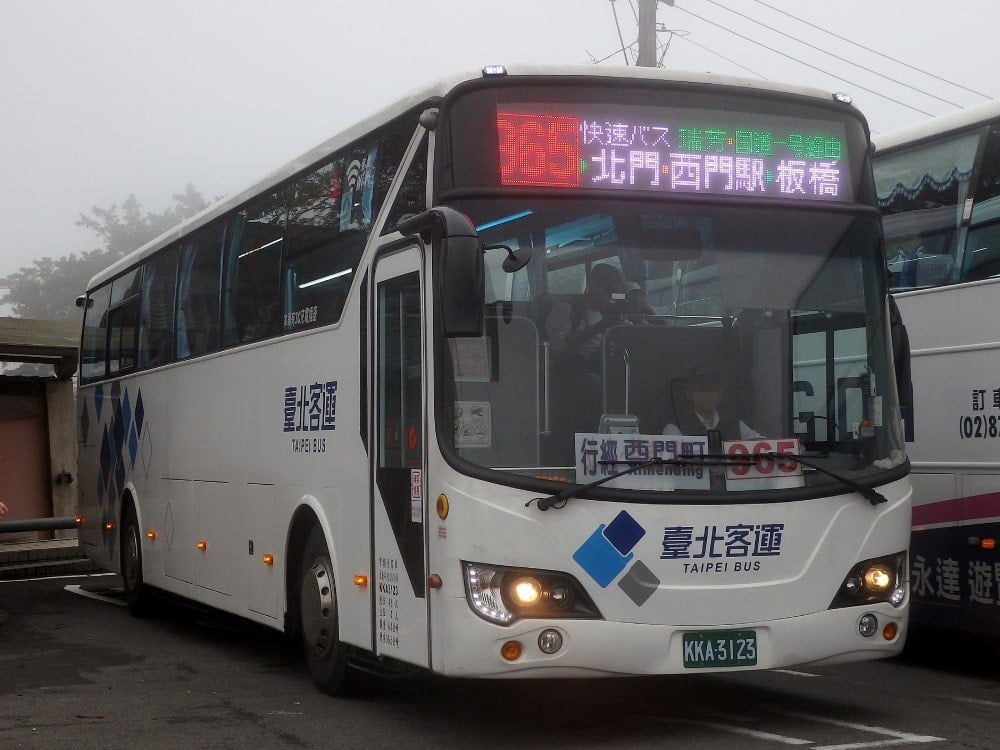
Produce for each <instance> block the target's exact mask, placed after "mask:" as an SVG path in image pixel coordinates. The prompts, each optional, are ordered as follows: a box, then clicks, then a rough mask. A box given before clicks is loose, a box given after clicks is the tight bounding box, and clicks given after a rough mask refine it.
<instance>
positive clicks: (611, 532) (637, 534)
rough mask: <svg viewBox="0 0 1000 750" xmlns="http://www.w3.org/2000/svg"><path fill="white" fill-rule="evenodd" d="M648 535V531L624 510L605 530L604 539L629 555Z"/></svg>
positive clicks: (622, 552)
mask: <svg viewBox="0 0 1000 750" xmlns="http://www.w3.org/2000/svg"><path fill="white" fill-rule="evenodd" d="M645 535H646V530H645V529H644V528H642V526H640V525H639V524H638V522H637V521H636V520H635V519H634V518H632V516H630V515H629V514H628V513H626V512H625V511H624V510H623V511H622V512H621V513H619V514H618V515H617V516H615V520H613V521H612V522H611V523H609V524H608V525H607V528H605V529H604V537H605V539H607V540H608V541H609V542H611V544H612V545H613V546H614V548H615V549H616V550H618V551H619V552H620V553H621V554H623V555H627V554H628V553H629V552H631V551H632V548H633V547H635V545H636V543H638V541H639V540H640V539H642V538H643V536H645Z"/></svg>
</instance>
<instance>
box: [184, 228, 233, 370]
mask: <svg viewBox="0 0 1000 750" xmlns="http://www.w3.org/2000/svg"><path fill="white" fill-rule="evenodd" d="M224 235H225V225H224V224H221V223H219V224H214V225H212V226H209V227H206V228H204V229H202V230H200V231H198V232H197V233H196V234H195V235H194V236H192V237H191V238H190V239H189V240H188V241H187V243H185V245H184V249H183V252H182V253H181V264H180V279H179V283H178V288H177V320H176V324H177V339H176V344H177V358H178V359H185V358H187V357H197V356H198V355H201V354H206V353H208V352H211V351H215V350H216V349H218V348H219V276H220V271H221V263H222V261H221V253H222V239H223V236H224Z"/></svg>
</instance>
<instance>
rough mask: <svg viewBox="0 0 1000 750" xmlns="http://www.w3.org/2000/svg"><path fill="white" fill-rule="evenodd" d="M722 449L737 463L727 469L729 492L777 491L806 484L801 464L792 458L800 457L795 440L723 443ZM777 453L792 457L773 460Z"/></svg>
mask: <svg viewBox="0 0 1000 750" xmlns="http://www.w3.org/2000/svg"><path fill="white" fill-rule="evenodd" d="M722 450H723V452H724V453H725V454H726V455H727V456H729V457H730V458H731V459H734V460H735V461H734V463H733V464H732V465H727V466H726V489H727V490H728V491H730V492H734V491H735V492H740V491H746V490H778V489H786V488H790V487H802V486H803V484H804V480H803V478H802V464H800V463H799V462H798V461H796V460H795V459H793V458H791V456H797V455H798V454H799V441H798V440H797V439H796V438H782V439H778V440H724V441H723V442H722ZM775 453H777V454H783V455H785V456H789V458H784V457H782V456H781V455H779V456H778V457H774V456H773V454H775ZM755 456H756V457H757V458H754V457H755ZM744 461H745V462H744Z"/></svg>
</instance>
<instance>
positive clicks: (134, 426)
mask: <svg viewBox="0 0 1000 750" xmlns="http://www.w3.org/2000/svg"><path fill="white" fill-rule="evenodd" d="M345 317H348V316H346V315H345ZM352 317H353V316H352ZM356 326H357V324H356V322H355V326H354V327H355V329H356ZM323 341H327V342H328V345H326V346H323V345H322V344H321V342H323ZM330 344H332V345H330ZM261 346H266V347H267V349H266V350H265V351H268V352H269V353H268V356H267V357H261V356H259V354H258V353H257V352H259V351H260V350H261ZM357 347H358V338H357V334H356V332H355V333H352V332H351V330H350V328H345V329H343V330H340V331H338V332H336V333H331V336H330V337H329V338H328V337H323V336H319V337H317V336H308V335H307V336H298V337H294V338H291V339H288V340H285V341H281V342H278V343H274V342H271V343H269V344H266V345H257V346H251V347H248V348H246V349H244V350H242V351H239V352H229V353H226V354H225V355H221V354H220V355H214V356H209V357H206V358H204V359H201V360H199V361H195V362H190V363H185V364H179V365H174V366H171V367H166V368H162V369H159V370H154V371H152V372H148V373H143V374H140V375H137V376H132V377H129V378H125V379H122V380H121V381H117V382H116V383H115V384H114V385H115V386H116V387H112V386H111V385H110V384H97V385H85V386H83V387H82V388H81V389H80V399H79V402H80V412H81V414H83V413H86V414H87V415H88V417H87V419H86V420H84V421H85V422H87V437H86V440H85V441H84V442H83V443H82V444H81V446H80V451H81V461H80V485H81V488H80V509H81V514H82V515H84V516H85V518H87V519H88V521H89V520H90V519H95V518H99V519H102V520H101V521H100V522H99V523H85V524H84V525H83V527H82V529H81V535H80V541H81V545H83V547H84V549H85V550H86V552H87V554H88V555H90V556H91V557H93V558H94V559H95V560H96V561H97V562H99V563H100V564H101V565H102V566H103V567H106V568H109V569H112V570H118V559H119V558H118V556H119V547H118V545H119V535H118V533H117V532H118V525H119V524H120V523H121V512H122V509H121V498H122V493H121V491H119V490H118V488H119V487H121V488H124V487H125V484H126V482H125V480H127V482H128V484H129V486H130V487H131V488H132V490H131V491H132V494H133V495H134V497H133V499H134V502H135V506H136V509H137V513H138V516H139V522H140V527H141V529H142V530H143V531H144V532H145V531H151V532H154V533H155V538H153V539H151V538H149V537H148V536H147V537H144V538H143V556H144V562H145V566H144V574H145V581H146V583H148V584H150V585H152V586H155V587H157V588H160V589H163V590H164V591H168V592H171V593H174V594H178V595H181V596H186V597H189V598H194V599H202V600H204V599H207V601H208V603H210V604H211V605H212V606H216V607H218V608H220V609H223V610H225V611H228V612H233V613H235V614H240V615H243V616H246V617H249V618H250V619H254V620H257V621H260V622H264V623H265V624H270V625H272V626H274V627H279V628H280V627H282V626H283V621H282V616H283V614H284V598H283V597H284V593H285V585H284V577H285V564H286V559H285V554H284V553H285V550H286V547H287V544H288V542H287V540H286V536H287V533H288V529H289V528H290V522H291V518H292V515H293V514H294V513H295V511H296V509H298V508H300V507H302V506H309V507H310V508H312V510H313V512H314V513H315V515H316V516H317V517H318V518H319V519H320V521H321V523H322V524H323V526H324V528H328V529H333V530H335V531H334V533H332V534H328V535H327V544H328V546H329V549H330V552H331V557H332V560H333V563H334V565H335V567H336V568H337V570H338V571H339V570H341V569H344V570H346V571H349V572H350V575H351V576H353V574H354V573H355V572H362V573H364V572H367V571H368V569H369V560H370V553H371V544H370V538H369V535H368V533H367V531H365V530H366V529H367V528H368V526H369V510H368V502H367V500H366V498H367V497H368V495H369V489H368V480H367V470H366V469H365V467H366V466H367V464H368V457H367V454H366V453H365V452H364V450H363V446H362V445H361V443H360V441H359V440H358V437H357V436H358V429H359V428H358V425H359V420H360V415H359V412H358V404H359V401H358V397H357V394H358V369H357V368H356V367H354V366H348V360H347V359H345V358H344V357H343V356H339V357H338V355H337V351H338V350H339V351H343V350H345V349H346V350H347V351H357ZM272 353H273V355H274V356H272ZM330 382H334V383H336V384H337V395H338V399H337V403H336V422H335V426H334V427H333V428H332V429H327V430H322V429H316V430H312V429H298V430H296V429H294V428H295V427H297V426H299V424H298V422H297V421H295V419H294V418H293V421H292V422H291V423H289V422H286V409H285V407H286V395H288V397H289V398H292V400H293V401H294V400H295V399H297V398H299V397H300V396H301V394H302V392H303V391H302V389H303V388H305V389H306V392H308V389H309V387H310V386H312V385H313V384H319V383H323V384H325V383H330ZM262 383H264V384H266V385H264V386H263V387H262V386H261V384H262ZM289 389H292V390H289ZM191 424H196V425H197V426H198V428H197V430H195V431H192V430H190V429H189V428H188V425H191ZM308 426H309V425H308V424H306V427H307V428H308ZM288 427H291V428H292V429H287V428H288ZM116 431H117V433H118V434H120V435H122V439H121V440H120V442H118V443H117V448H116V447H115V445H116V440H115V434H116ZM105 435H106V436H107V437H105ZM101 445H106V447H105V448H103V449H102V448H100V447H99V446H101ZM102 450H103V454H104V457H102V453H101V452H102ZM334 457H336V458H334ZM334 461H336V462H337V463H338V464H339V463H340V462H346V465H350V466H355V467H357V470H354V471H347V472H344V471H334V470H332V468H331V467H332V465H333V462H334ZM118 477H121V478H122V481H119V478H118ZM107 523H112V524H114V528H113V529H108V528H106V526H105V524H107ZM339 529H352V530H354V531H352V532H351V533H340V532H339V531H336V530H339ZM357 530H361V533H356V532H357ZM202 540H203V541H205V542H206V543H207V548H206V549H205V550H204V551H201V550H199V549H197V547H196V545H197V543H198V542H199V541H202ZM301 541H302V540H299V543H301ZM265 553H267V554H270V555H273V563H272V564H270V565H268V564H265V563H264V562H262V555H263V554H265ZM295 574H296V575H297V572H296V573H295ZM348 580H350V577H349V578H348ZM342 588H343V589H344V591H345V595H346V591H347V587H346V586H344V587H342ZM352 588H353V587H352ZM360 594H361V596H362V598H366V597H367V596H368V593H367V592H360ZM367 609H368V607H367V606H365V607H364V608H363V609H356V608H353V607H349V608H345V610H344V613H343V619H342V622H341V628H342V636H343V639H344V640H345V641H346V642H349V643H356V644H358V645H362V646H364V647H370V644H371V621H370V617H369V616H368V614H367V613H366V611H365V610H367Z"/></svg>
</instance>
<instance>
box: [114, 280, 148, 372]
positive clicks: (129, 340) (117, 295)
mask: <svg viewBox="0 0 1000 750" xmlns="http://www.w3.org/2000/svg"><path fill="white" fill-rule="evenodd" d="M141 284H142V268H141V267H140V268H136V269H133V270H131V271H129V272H128V273H126V274H125V275H124V276H119V277H118V278H117V279H115V280H114V281H113V282H112V283H111V308H110V311H109V313H108V329H109V330H108V334H109V335H108V368H109V374H111V375H114V374H116V373H119V372H124V371H126V370H131V369H133V368H134V367H135V366H136V347H137V344H138V337H137V335H136V334H137V332H138V325H139V291H140V289H141Z"/></svg>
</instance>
